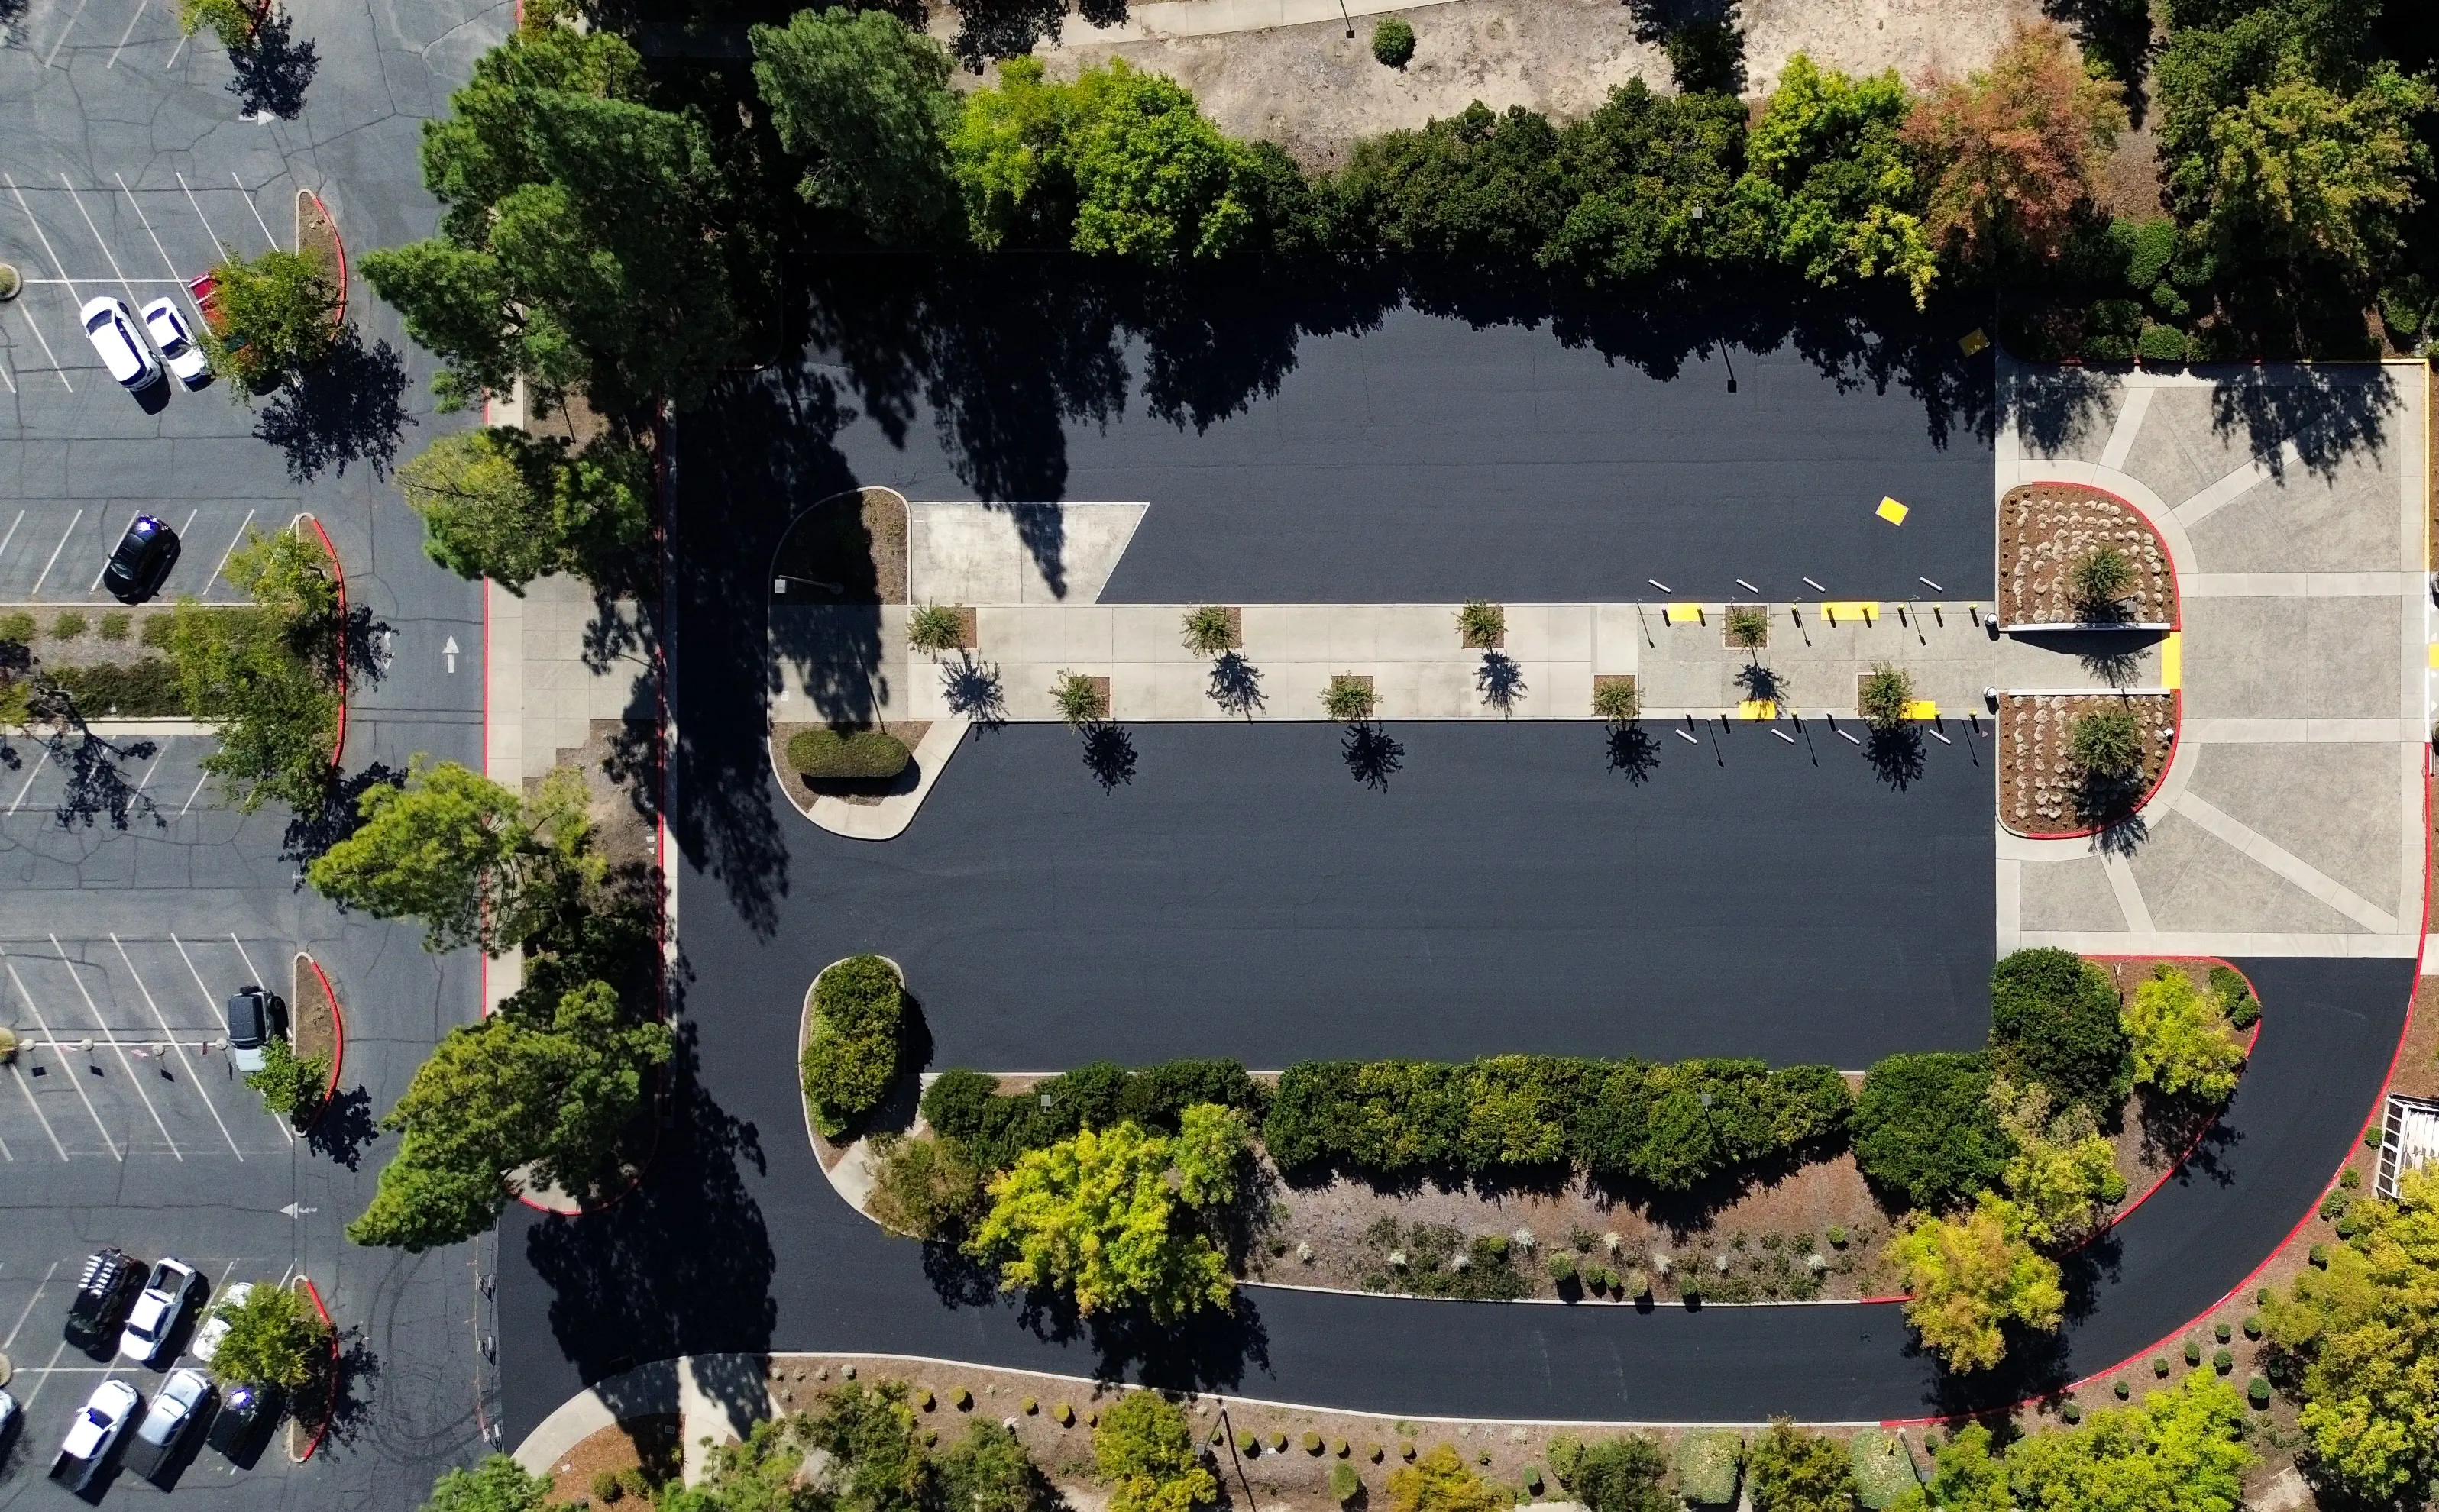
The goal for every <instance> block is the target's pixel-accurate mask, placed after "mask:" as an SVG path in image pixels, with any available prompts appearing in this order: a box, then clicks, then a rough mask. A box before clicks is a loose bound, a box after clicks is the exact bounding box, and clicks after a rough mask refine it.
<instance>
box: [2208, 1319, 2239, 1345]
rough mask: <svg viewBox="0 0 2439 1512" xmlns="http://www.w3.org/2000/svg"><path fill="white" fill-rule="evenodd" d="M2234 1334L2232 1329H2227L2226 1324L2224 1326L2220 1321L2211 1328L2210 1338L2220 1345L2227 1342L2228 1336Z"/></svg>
mask: <svg viewBox="0 0 2439 1512" xmlns="http://www.w3.org/2000/svg"><path fill="white" fill-rule="evenodd" d="M2234 1332H2235V1330H2234V1329H2233V1328H2231V1327H2229V1326H2228V1325H2227V1324H2226V1323H2225V1322H2224V1321H2222V1322H2220V1323H2218V1324H2217V1325H2215V1326H2214V1327H2212V1329H2211V1337H2212V1338H2214V1339H2216V1340H2217V1341H2218V1342H2219V1343H2227V1341H2228V1339H2229V1338H2230V1336H2232V1335H2233V1334H2234Z"/></svg>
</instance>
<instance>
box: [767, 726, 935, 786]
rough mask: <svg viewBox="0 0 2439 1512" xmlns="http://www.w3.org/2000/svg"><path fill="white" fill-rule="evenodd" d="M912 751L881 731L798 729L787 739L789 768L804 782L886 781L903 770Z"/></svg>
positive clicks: (903, 743)
mask: <svg viewBox="0 0 2439 1512" xmlns="http://www.w3.org/2000/svg"><path fill="white" fill-rule="evenodd" d="M913 759H914V753H913V752H911V751H909V750H907V749H906V742H905V741H903V740H900V739H899V738H898V737H896V736H894V735H891V734H889V733H888V732H886V731H883V730H839V729H828V728H823V729H812V730H799V731H797V732H796V733H795V734H793V735H792V736H790V737H789V738H788V767H789V770H791V771H792V772H794V773H796V774H798V775H800V776H802V777H803V778H804V779H805V780H806V781H807V782H809V783H810V782H867V781H881V780H886V779H888V778H890V777H894V776H896V775H898V774H899V773H901V772H903V771H905V770H906V763H907V762H909V761H911V760H913Z"/></svg>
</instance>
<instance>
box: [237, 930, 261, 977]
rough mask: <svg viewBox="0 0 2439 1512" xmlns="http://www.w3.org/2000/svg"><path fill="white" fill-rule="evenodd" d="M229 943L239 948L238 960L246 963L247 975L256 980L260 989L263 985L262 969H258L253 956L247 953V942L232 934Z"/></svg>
mask: <svg viewBox="0 0 2439 1512" xmlns="http://www.w3.org/2000/svg"><path fill="white" fill-rule="evenodd" d="M229 943H230V944H231V945H234V946H236V947H237V956H238V959H239V960H240V961H243V962H244V963H245V974H246V975H247V976H249V977H252V978H253V979H254V985H255V986H257V987H260V986H261V985H262V972H261V970H260V969H258V967H256V965H255V964H254V957H253V955H252V954H250V953H249V952H247V951H246V948H245V941H243V940H241V939H239V938H238V937H237V936H236V935H235V934H231V935H230V936H229Z"/></svg>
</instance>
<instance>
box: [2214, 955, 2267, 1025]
mask: <svg viewBox="0 0 2439 1512" xmlns="http://www.w3.org/2000/svg"><path fill="white" fill-rule="evenodd" d="M2210 989H2211V995H2212V996H2213V997H2215V998H2216V999H2218V1003H2219V1007H2220V1009H2221V1011H2223V1012H2225V1013H2226V1014H2227V1022H2228V1023H2232V1024H2234V1025H2235V1027H2236V1028H2238V1029H2250V1028H2252V1026H2253V1025H2254V1024H2255V1023H2259V1022H2260V1021H2261V1003H2260V1000H2259V999H2257V998H2255V997H2254V996H2253V995H2252V987H2250V986H2248V985H2247V984H2246V983H2245V980H2244V973H2243V972H2241V971H2239V970H2237V969H2235V968H2234V967H2232V966H2214V967H2212V968H2211V969H2210Z"/></svg>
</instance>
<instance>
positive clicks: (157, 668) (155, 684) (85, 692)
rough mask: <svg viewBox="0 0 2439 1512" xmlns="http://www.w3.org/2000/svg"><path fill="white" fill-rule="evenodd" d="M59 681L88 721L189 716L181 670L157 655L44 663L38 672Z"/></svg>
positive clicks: (168, 718)
mask: <svg viewBox="0 0 2439 1512" xmlns="http://www.w3.org/2000/svg"><path fill="white" fill-rule="evenodd" d="M37 675H38V676H39V677H40V678H41V679H43V680H45V681H47V682H52V683H56V684H58V685H60V686H61V687H62V688H64V689H65V690H66V691H67V692H68V694H69V696H71V697H72V698H74V699H75V700H76V706H77V712H78V713H80V714H81V715H83V716H84V717H85V718H86V719H88V720H110V719H118V720H174V719H184V718H187V702H186V697H185V695H184V694H183V692H181V690H180V688H179V686H178V669H177V668H176V667H172V666H170V665H169V663H168V662H167V661H164V660H163V659H162V658H160V657H158V656H147V657H145V658H143V659H142V660H140V661H135V662H129V663H100V664H97V665H94V666H89V667H69V666H62V665H61V664H59V663H56V662H45V663H44V664H43V667H42V668H41V670H40V672H39V673H38V674H37Z"/></svg>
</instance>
